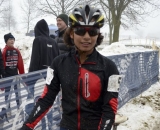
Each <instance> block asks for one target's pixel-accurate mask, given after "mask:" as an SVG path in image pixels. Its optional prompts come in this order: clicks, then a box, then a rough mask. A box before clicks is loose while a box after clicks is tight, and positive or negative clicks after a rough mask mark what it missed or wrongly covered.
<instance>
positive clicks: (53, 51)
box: [29, 19, 59, 72]
mask: <svg viewBox="0 0 160 130" xmlns="http://www.w3.org/2000/svg"><path fill="white" fill-rule="evenodd" d="M34 33H35V39H34V41H33V46H32V54H31V61H30V66H29V72H33V71H37V70H42V69H46V68H47V67H49V66H50V65H51V61H52V60H53V59H54V58H55V57H56V56H58V55H59V48H58V46H57V44H56V43H55V40H54V39H52V38H51V37H50V36H49V28H48V24H47V22H46V21H45V20H44V19H42V20H40V21H38V22H37V24H36V26H35V28H34Z"/></svg>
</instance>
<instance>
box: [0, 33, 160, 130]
mask: <svg viewBox="0 0 160 130" xmlns="http://www.w3.org/2000/svg"><path fill="white" fill-rule="evenodd" d="M6 33H8V32H0V48H1V49H2V48H4V46H5V43H4V39H3V36H4V34H6ZM12 34H13V35H14V36H15V39H16V42H15V47H17V48H18V49H19V50H20V52H21V54H22V57H23V60H24V64H25V72H26V73H28V67H29V62H30V55H31V50H32V43H33V39H34V37H29V36H25V34H23V33H20V32H12ZM128 43H130V44H133V45H134V47H131V46H128ZM153 43H154V44H153ZM137 44H138V45H139V44H141V45H139V46H137ZM146 44H147V45H148V44H149V46H150V47H153V46H158V47H159V45H160V44H159V42H158V41H153V40H150V42H149V41H148V43H147V41H146V40H145V39H131V40H125V41H123V42H119V43H114V44H112V45H110V46H109V45H103V47H104V49H103V50H101V51H100V53H101V54H103V55H105V56H108V55H115V54H116V55H117V54H126V53H132V52H140V51H152V49H149V48H148V49H146V48H144V47H143V46H144V45H146ZM155 48H156V47H155ZM118 112H119V113H120V114H123V115H125V116H127V117H128V118H129V119H128V120H127V121H126V122H125V123H122V124H120V125H119V126H118V130H160V83H159V82H157V83H155V84H154V85H152V86H151V87H150V88H149V89H148V90H147V91H145V92H144V93H142V94H141V95H139V96H138V97H136V98H134V99H132V100H130V101H129V102H128V103H127V104H125V105H124V106H123V107H122V108H121V109H120V110H119V111H118Z"/></svg>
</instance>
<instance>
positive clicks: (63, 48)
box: [55, 29, 73, 54]
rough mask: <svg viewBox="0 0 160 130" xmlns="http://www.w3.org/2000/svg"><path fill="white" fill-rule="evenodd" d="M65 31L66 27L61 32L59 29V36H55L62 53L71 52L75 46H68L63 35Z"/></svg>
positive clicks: (57, 32)
mask: <svg viewBox="0 0 160 130" xmlns="http://www.w3.org/2000/svg"><path fill="white" fill-rule="evenodd" d="M65 31H66V29H65V30H63V31H61V32H60V31H59V30H57V31H56V34H57V37H56V38H55V41H56V43H57V44H58V47H59V50H60V54H64V53H66V52H70V51H71V49H72V48H73V47H70V46H67V45H66V44H65V43H64V40H63V35H64V32H65Z"/></svg>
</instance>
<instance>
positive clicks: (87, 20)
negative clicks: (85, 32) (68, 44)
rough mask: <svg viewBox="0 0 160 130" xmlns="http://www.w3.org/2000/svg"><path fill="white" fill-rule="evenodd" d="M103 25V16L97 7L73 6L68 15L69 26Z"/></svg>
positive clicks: (99, 26)
mask: <svg viewBox="0 0 160 130" xmlns="http://www.w3.org/2000/svg"><path fill="white" fill-rule="evenodd" d="M103 25H104V16H103V15H102V13H101V11H100V10H99V9H96V8H93V7H90V6H89V5H85V6H84V7H80V8H75V9H74V10H73V12H72V13H71V14H70V15H69V26H70V27H75V26H94V27H98V28H101V27H103Z"/></svg>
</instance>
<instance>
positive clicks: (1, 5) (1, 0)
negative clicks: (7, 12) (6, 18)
mask: <svg viewBox="0 0 160 130" xmlns="http://www.w3.org/2000/svg"><path fill="white" fill-rule="evenodd" d="M4 3H5V0H0V14H1V13H2V12H3V11H4Z"/></svg>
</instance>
